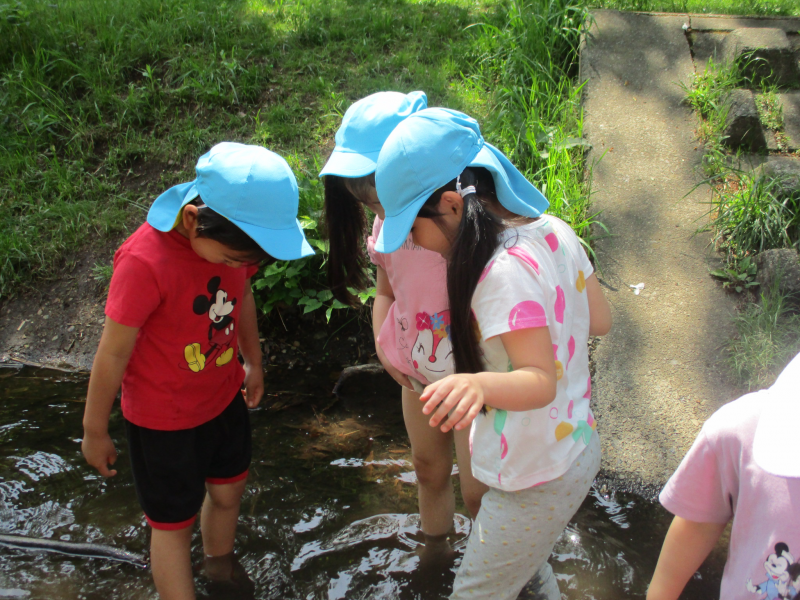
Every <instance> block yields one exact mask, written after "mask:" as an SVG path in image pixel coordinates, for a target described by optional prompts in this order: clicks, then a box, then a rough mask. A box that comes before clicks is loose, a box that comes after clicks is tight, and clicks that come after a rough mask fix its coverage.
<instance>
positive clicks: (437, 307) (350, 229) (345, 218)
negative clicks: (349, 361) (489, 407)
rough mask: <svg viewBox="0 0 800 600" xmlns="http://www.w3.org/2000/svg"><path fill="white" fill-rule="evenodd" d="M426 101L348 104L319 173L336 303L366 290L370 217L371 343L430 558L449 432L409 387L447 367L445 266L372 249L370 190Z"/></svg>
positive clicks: (389, 98)
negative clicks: (397, 425) (390, 394)
mask: <svg viewBox="0 0 800 600" xmlns="http://www.w3.org/2000/svg"><path fill="white" fill-rule="evenodd" d="M426 104H427V100H426V97H425V94H424V93H423V92H411V93H410V94H408V95H405V94H400V93H397V92H379V93H377V94H373V95H371V96H368V97H366V98H363V99H361V100H359V101H358V102H356V103H354V104H353V105H352V106H351V107H350V108H348V109H347V112H346V113H345V115H344V119H343V120H342V126H341V127H340V128H339V131H337V132H336V147H335V148H334V150H333V153H332V154H331V157H330V158H329V159H328V162H327V163H326V165H325V167H324V168H323V169H322V172H321V173H320V176H324V177H325V216H326V218H325V221H326V225H327V231H328V240H329V243H330V254H329V257H328V277H329V283H330V285H331V289H332V290H333V293H334V294H335V295H336V297H337V298H338V299H339V300H341V301H342V302H346V303H349V304H351V305H354V306H355V305H357V304H359V303H358V301H357V300H356V299H355V298H354V297H353V296H352V294H351V293H350V292H349V291H348V288H355V289H364V288H366V287H367V285H368V281H369V279H368V277H367V274H366V271H365V268H364V266H365V265H364V262H365V257H364V253H363V250H362V244H363V240H364V237H365V233H366V226H367V223H366V219H365V215H364V209H363V206H366V207H367V208H369V209H370V210H371V211H372V212H373V213H375V214H376V217H375V221H374V224H373V227H372V237H370V238H369V240H368V250H369V256H370V258H371V260H372V262H373V263H375V265H377V282H376V296H375V301H374V304H373V312H372V321H373V330H374V333H375V349H376V352H377V355H378V358H379V359H380V361H381V363H382V364H383V366H384V367H385V368H386V371H387V373H389V374H390V375H391V376H392V377H393V378H394V379H395V380H396V381H397V382H398V383H399V384H400V385H401V389H402V403H403V417H404V419H405V424H406V429H407V430H408V436H409V440H410V441H411V452H412V460H413V462H414V469H415V471H416V474H417V481H418V482H419V512H420V520H421V527H422V531H423V534H424V536H425V541H426V545H425V554H426V556H429V557H431V558H433V557H434V556H436V555H437V554H438V555H442V554H443V553H442V552H440V551H441V550H444V549H446V547H447V545H446V538H447V534H448V533H449V532H450V530H451V529H452V527H453V513H454V511H455V498H454V495H453V488H452V484H451V472H452V470H453V437H454V436H453V434H452V433H451V432H447V433H444V432H441V431H438V430H434V429H431V428H430V427H428V424H427V417H426V416H425V415H424V414H423V413H422V410H421V408H422V407H421V405H420V403H419V393H418V392H417V391H415V390H414V385H417V386H418V387H419V390H420V391H421V390H422V387H423V383H424V384H427V383H429V382H430V378H429V376H430V374H431V373H433V372H436V371H437V370H441V371H444V372H447V373H452V372H453V371H452V369H453V366H452V360H450V358H449V355H450V342H449V340H448V339H447V318H448V314H449V313H448V311H447V289H446V287H445V284H444V279H445V273H446V268H447V267H446V264H445V261H444V259H443V258H442V257H441V256H440V255H439V254H436V253H435V252H429V251H428V250H424V249H423V248H420V247H419V246H415V245H414V244H413V243H412V242H411V238H410V236H407V239H406V240H405V241H404V243H403V244H402V247H401V248H400V249H399V250H397V252H395V253H393V254H388V255H384V254H378V253H376V252H374V251H373V245H374V243H375V238H377V236H378V234H379V233H380V230H381V225H382V224H383V221H382V218H383V208H382V207H381V205H380V203H379V202H378V197H377V195H376V193H375V178H374V172H375V162H376V161H377V159H378V153H379V152H380V149H381V146H382V145H383V142H384V140H385V139H386V138H387V137H388V135H389V134H390V133H391V132H392V130H393V129H394V128H395V127H396V126H397V124H398V123H400V122H401V121H403V119H405V118H407V117H408V116H409V115H411V114H413V113H415V112H417V111H419V110H421V109H424V108H425V107H426ZM455 446H456V455H457V458H458V463H459V474H460V478H461V494H462V496H463V498H464V503H465V504H466V506H467V509H468V510H469V511H470V512H471V513H472V514H473V515H475V514H477V512H478V509H479V508H480V502H481V496H483V493H484V492H485V491H486V487H485V486H484V485H483V484H481V483H480V482H478V481H477V480H475V478H474V477H473V476H472V471H471V470H470V465H469V439H468V432H466V431H464V432H459V433H458V434H457V435H456V436H455ZM434 562H435V561H434Z"/></svg>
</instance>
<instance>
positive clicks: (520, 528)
mask: <svg viewBox="0 0 800 600" xmlns="http://www.w3.org/2000/svg"><path fill="white" fill-rule="evenodd" d="M599 467H600V448H599V440H598V438H597V436H594V437H593V441H592V443H591V444H590V445H589V446H588V447H587V448H586V449H585V450H584V451H583V453H582V454H581V455H580V457H579V460H576V461H574V462H573V464H572V466H571V467H570V468H569V470H568V471H567V472H566V473H565V474H564V475H563V476H560V477H557V478H556V479H553V480H551V481H547V482H543V483H542V485H540V486H537V487H535V488H526V489H522V490H515V491H514V492H513V493H503V492H502V491H501V490H498V489H497V488H490V489H489V491H488V492H487V493H486V495H485V496H484V497H483V500H482V502H481V510H480V512H479V513H478V516H477V518H476V520H475V526H474V527H473V530H472V531H473V533H472V535H471V536H470V538H469V540H468V542H467V548H466V555H467V556H469V557H470V560H469V561H467V560H464V561H462V563H461V567H460V568H459V571H458V574H457V576H456V581H455V583H454V586H453V594H452V596H451V597H450V598H451V600H463V599H464V598H470V597H474V598H482V599H488V598H497V599H499V600H515V599H516V598H517V597H518V595H519V592H520V590H521V589H522V588H523V587H524V586H525V585H526V583H528V581H529V580H531V584H532V586H533V588H532V591H534V593H535V597H542V598H557V597H559V590H558V584H557V583H556V580H555V578H554V577H553V575H552V570H551V569H550V567H549V566H548V565H547V559H548V557H549V556H550V555H551V553H552V551H553V547H554V545H555V543H556V541H557V540H558V538H559V536H560V535H561V532H562V531H563V530H564V527H566V525H567V523H568V522H569V520H570V518H571V517H572V516H573V515H574V513H575V511H576V510H577V507H579V506H580V504H581V502H580V500H581V499H582V498H584V497H585V496H586V494H587V493H588V491H589V487H590V484H591V481H592V480H593V478H594V477H595V475H596V474H597V471H598V470H599ZM573 482H574V483H573ZM567 496H569V497H570V498H571V499H572V500H567V499H566V498H567ZM507 498H511V499H513V501H508V500H506V499H507ZM486 523H492V527H491V528H489V529H486V528H485V527H484V526H483V525H484V524H486ZM537 524H538V527H537ZM475 565H478V568H475ZM531 574H536V577H535V578H531ZM498 584H499V585H498ZM537 584H538V585H539V586H545V587H542V588H541V589H536V585H537ZM547 586H550V587H547Z"/></svg>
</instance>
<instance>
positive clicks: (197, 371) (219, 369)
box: [106, 223, 258, 431]
mask: <svg viewBox="0 0 800 600" xmlns="http://www.w3.org/2000/svg"><path fill="white" fill-rule="evenodd" d="M257 270H258V268H257V267H240V268H238V269H234V268H231V267H228V266H226V265H224V264H213V263H210V262H208V261H207V260H205V259H203V258H200V257H199V256H198V255H197V254H196V253H195V251H194V250H192V247H191V245H190V243H189V240H188V239H186V238H185V237H183V236H182V235H181V234H180V233H178V232H176V231H170V232H168V233H164V232H161V231H158V230H156V229H154V228H153V227H151V226H150V225H148V224H147V223H145V224H144V225H142V226H141V227H139V229H137V230H136V231H135V232H134V234H133V235H131V236H130V237H129V238H128V239H127V240H126V241H125V243H123V244H122V246H120V248H119V250H117V252H116V254H115V255H114V275H113V276H112V277H111V285H110V287H109V290H108V301H107V302H106V315H108V317H109V318H111V319H112V320H114V321H116V322H117V323H120V324H122V325H127V326H128V327H138V328H139V335H138V336H137V338H136V345H135V346H134V349H133V354H132V355H131V358H130V361H129V362H128V366H127V368H126V369H125V375H124V377H123V379H122V413H123V415H125V418H126V419H128V420H129V421H130V422H131V423H134V424H135V425H139V426H140V427H147V428H149V429H161V430H168V431H172V430H176V429H188V428H191V427H197V426H198V425H202V424H203V423H206V422H208V421H210V420H211V419H213V418H214V417H216V416H218V415H219V414H220V413H221V412H222V411H223V410H224V409H225V407H226V406H228V404H229V403H230V401H231V400H232V399H233V397H234V396H235V395H236V393H237V391H238V390H239V389H240V387H241V385H242V381H243V380H244V369H242V366H241V365H240V364H239V360H238V342H237V337H238V336H237V333H238V325H239V312H240V310H241V306H242V298H243V295H244V286H245V281H246V280H247V279H248V278H249V277H252V276H253V275H254V274H255V273H256V271H257Z"/></svg>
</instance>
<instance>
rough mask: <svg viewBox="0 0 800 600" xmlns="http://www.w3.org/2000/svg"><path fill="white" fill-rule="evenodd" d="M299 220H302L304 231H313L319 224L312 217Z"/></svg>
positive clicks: (301, 224)
mask: <svg viewBox="0 0 800 600" xmlns="http://www.w3.org/2000/svg"><path fill="white" fill-rule="evenodd" d="M299 220H300V226H301V227H302V228H303V229H311V230H316V229H317V222H316V221H315V220H314V219H312V218H311V217H300V219H299Z"/></svg>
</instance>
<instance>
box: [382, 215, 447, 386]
mask: <svg viewBox="0 0 800 600" xmlns="http://www.w3.org/2000/svg"><path fill="white" fill-rule="evenodd" d="M382 226H383V221H381V220H380V219H379V218H377V217H375V222H374V223H373V225H372V235H371V236H370V237H369V239H368V240H367V251H368V252H369V257H370V260H372V262H373V263H375V264H376V265H378V266H379V267H381V268H382V269H383V270H385V271H386V274H387V275H388V277H389V283H390V284H391V286H392V290H393V291H394V304H392V306H391V308H390V309H389V314H388V315H387V317H386V320H385V321H384V322H383V326H382V327H381V330H380V333H379V334H378V343H379V344H380V346H381V348H382V349H383V352H384V353H385V354H386V358H388V359H389V362H391V363H392V365H393V366H394V367H395V368H397V369H399V370H400V371H402V372H403V373H405V374H406V375H408V376H410V377H414V378H415V379H418V380H419V381H421V382H422V383H424V384H428V383H431V382H433V381H436V380H437V379H441V378H442V377H444V376H445V375H449V374H451V373H453V372H454V364H453V358H452V352H453V349H452V346H451V345H450V339H449V335H450V311H449V310H448V308H447V307H448V302H447V262H446V261H445V260H444V258H442V256H441V255H440V254H438V253H436V252H431V251H430V250H425V249H424V248H421V247H420V246H417V245H415V244H414V242H413V241H412V240H411V235H409V236H408V239H407V240H406V241H405V243H404V244H403V245H402V246H400V248H399V249H397V250H396V251H394V252H392V253H391V254H381V253H380V252H376V251H375V240H377V239H378V233H380V230H381V227H382Z"/></svg>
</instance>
